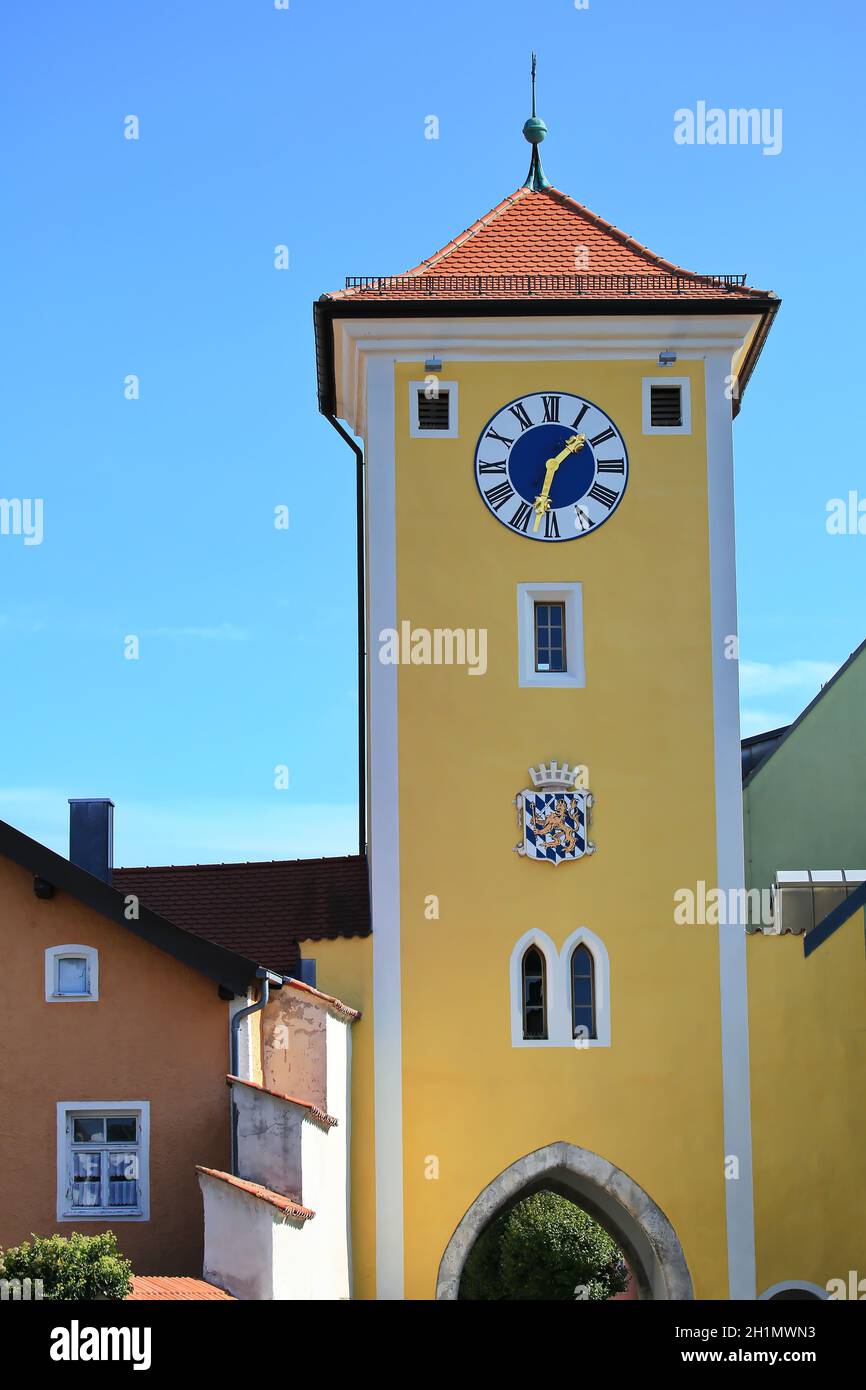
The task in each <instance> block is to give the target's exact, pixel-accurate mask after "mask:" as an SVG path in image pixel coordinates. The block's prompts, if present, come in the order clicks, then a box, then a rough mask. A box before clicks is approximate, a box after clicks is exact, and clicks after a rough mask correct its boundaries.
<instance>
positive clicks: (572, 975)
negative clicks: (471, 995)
mask: <svg viewBox="0 0 866 1390" xmlns="http://www.w3.org/2000/svg"><path fill="white" fill-rule="evenodd" d="M508 968H509V992H510V1002H511V1046H512V1047H571V1048H574V1049H575V1051H580V1050H583V1049H584V1048H593V1047H610V962H609V960H608V954H607V950H606V948H605V945H604V942H603V941H602V940H601V938H600V937H598V936H596V935H595V932H591V931H590V930H589V928H588V927H578V928H577V930H576V931H573V932H572V933H571V935H570V936H569V937H568V938H567V940H566V941H565V943H564V944H563V946H562V949H561V950H559V951H557V949H556V947H555V946H554V944H553V942H552V941H551V939H550V937H549V936H548V935H547V933H546V932H543V931H540V930H539V929H538V928H537V927H536V928H533V929H532V930H531V931H528V932H525V933H524V935H523V936H521V938H520V940H519V941H518V942H517V943H516V944H515V946H514V949H513V951H512V952H511V959H510V961H509V967H508Z"/></svg>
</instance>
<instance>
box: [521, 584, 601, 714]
mask: <svg viewBox="0 0 866 1390" xmlns="http://www.w3.org/2000/svg"><path fill="white" fill-rule="evenodd" d="M517 664H518V670H517V679H518V684H519V685H522V686H536V687H543V686H551V687H557V686H559V687H562V686H565V687H569V686H570V687H572V688H574V689H580V688H582V687H583V686H585V685H586V670H585V667H584V662H583V589H582V586H581V585H580V584H578V583H574V584H518V586H517Z"/></svg>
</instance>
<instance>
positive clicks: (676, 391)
mask: <svg viewBox="0 0 866 1390" xmlns="http://www.w3.org/2000/svg"><path fill="white" fill-rule="evenodd" d="M642 407H643V409H642V414H643V432H644V434H691V432H692V413H691V382H690V381H689V378H688V377H687V376H673V377H672V376H663V377H649V376H645V377H644V379H643V399H642Z"/></svg>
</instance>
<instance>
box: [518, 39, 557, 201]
mask: <svg viewBox="0 0 866 1390" xmlns="http://www.w3.org/2000/svg"><path fill="white" fill-rule="evenodd" d="M535 61H536V60H535V54H534V53H533V55H532V115H531V116H530V118H529V120H528V121H527V122H526V124H525V125H524V127H523V135H524V139H526V140H528V141H529V143H530V145H531V146H532V159H531V160H530V162H529V173H528V174H527V175H526V181H525V182H524V185H523V187H524V188H531V189H532V191H533V193H540V192H541V190H542V189H543V188H550V187H551V183H550V180H549V179H548V178H545V174H544V170H543V169H542V167H541V155H540V154H539V152H538V146H539V145H540V144H541V142H542V140H543V139H544V137H545V135H546V134H547V126H546V125H545V124H544V121H543V120H542V119H541V117H540V116H536V114H535Z"/></svg>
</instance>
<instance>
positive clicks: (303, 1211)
mask: <svg viewBox="0 0 866 1390" xmlns="http://www.w3.org/2000/svg"><path fill="white" fill-rule="evenodd" d="M195 1170H196V1172H197V1173H204V1174H205V1176H206V1177H208V1178H219V1180H220V1182H225V1183H228V1185H229V1186H230V1187H236V1188H238V1190H239V1191H241V1192H246V1193H247V1195H248V1196H250V1197H258V1198H259V1200H260V1201H262V1202H269V1203H270V1205H271V1206H272V1207H276V1208H277V1210H278V1211H281V1212H283V1213H284V1214H285V1215H286V1216H291V1217H294V1218H295V1220H297V1221H312V1219H313V1217H314V1216H315V1214H316V1213H315V1212H314V1211H310V1208H309V1207H302V1206H300V1205H299V1204H298V1203H297V1202H293V1201H292V1199H291V1197H285V1196H284V1195H283V1193H282V1192H273V1191H272V1190H271V1189H270V1188H269V1187H262V1185H261V1183H260V1182H247V1180H246V1178H236V1177H235V1175H234V1174H233V1173H222V1172H220V1170H219V1169H218V1168H203V1167H202V1166H201V1164H200V1163H197V1164H196V1165H195Z"/></svg>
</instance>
